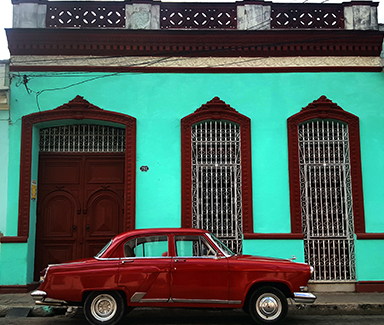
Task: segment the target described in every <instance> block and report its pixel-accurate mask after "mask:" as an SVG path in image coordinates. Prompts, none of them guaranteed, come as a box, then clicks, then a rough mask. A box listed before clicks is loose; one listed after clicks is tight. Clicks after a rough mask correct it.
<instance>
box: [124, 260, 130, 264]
mask: <svg viewBox="0 0 384 325" xmlns="http://www.w3.org/2000/svg"><path fill="white" fill-rule="evenodd" d="M132 262H133V260H122V261H121V264H125V263H132Z"/></svg>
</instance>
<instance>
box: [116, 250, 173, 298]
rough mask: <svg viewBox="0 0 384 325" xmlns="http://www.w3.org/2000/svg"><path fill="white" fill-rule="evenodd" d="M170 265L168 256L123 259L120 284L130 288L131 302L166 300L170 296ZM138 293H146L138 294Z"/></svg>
mask: <svg viewBox="0 0 384 325" xmlns="http://www.w3.org/2000/svg"><path fill="white" fill-rule="evenodd" d="M170 266H171V259H170V258H168V257H159V258H132V259H127V260H123V261H122V264H121V266H120V269H119V286H123V287H126V288H127V289H128V291H129V293H130V294H131V297H128V299H129V300H131V302H137V303H143V302H145V301H147V302H148V301H149V300H151V301H155V300H156V301H157V302H166V301H168V299H169V297H170V286H169V283H170ZM138 293H142V294H144V293H145V295H141V296H138Z"/></svg>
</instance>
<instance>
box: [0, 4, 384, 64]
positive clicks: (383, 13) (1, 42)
mask: <svg viewBox="0 0 384 325" xmlns="http://www.w3.org/2000/svg"><path fill="white" fill-rule="evenodd" d="M173 1H177V0H173ZM180 1H183V0H180ZM211 1H212V2H214V1H215V0H211ZM211 1H209V0H208V2H211ZM227 1H228V0H227ZM227 1H225V0H223V1H217V2H227ZM303 1H304V0H291V1H289V0H272V2H292V3H300V2H303ZM325 1H327V0H325ZM0 2H1V3H0V60H4V59H8V58H9V52H8V45H7V39H6V36H5V31H4V28H11V27H12V3H11V0H0ZM191 2H207V1H204V0H200V1H198V0H195V1H191ZM308 2H324V0H309V1H308ZM340 2H343V1H342V0H340V1H337V0H328V1H327V3H340ZM375 2H379V3H380V4H379V7H378V12H379V23H381V24H384V0H379V1H375ZM381 3H383V4H381Z"/></svg>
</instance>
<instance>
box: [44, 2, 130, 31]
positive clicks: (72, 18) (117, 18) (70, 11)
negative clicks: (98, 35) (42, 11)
mask: <svg viewBox="0 0 384 325" xmlns="http://www.w3.org/2000/svg"><path fill="white" fill-rule="evenodd" d="M125 19H126V18H125V4H124V3H116V2H104V3H99V2H51V3H49V4H48V6H47V15H46V27H48V28H68V27H79V28H124V27H125Z"/></svg>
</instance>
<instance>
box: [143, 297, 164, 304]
mask: <svg viewBox="0 0 384 325" xmlns="http://www.w3.org/2000/svg"><path fill="white" fill-rule="evenodd" d="M140 302H151V303H156V302H158V303H161V302H162V303H164V302H170V300H169V299H167V298H148V299H141V300H140Z"/></svg>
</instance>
